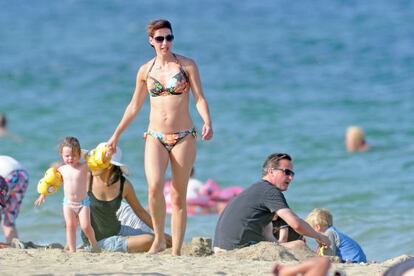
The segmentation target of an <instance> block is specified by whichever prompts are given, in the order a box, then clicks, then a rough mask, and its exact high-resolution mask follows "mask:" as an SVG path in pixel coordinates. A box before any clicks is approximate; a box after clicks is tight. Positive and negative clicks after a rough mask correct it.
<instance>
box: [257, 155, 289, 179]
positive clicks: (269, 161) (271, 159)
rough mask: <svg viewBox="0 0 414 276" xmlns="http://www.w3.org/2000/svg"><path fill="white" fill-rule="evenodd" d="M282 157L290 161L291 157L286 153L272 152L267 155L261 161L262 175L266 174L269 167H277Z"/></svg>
mask: <svg viewBox="0 0 414 276" xmlns="http://www.w3.org/2000/svg"><path fill="white" fill-rule="evenodd" d="M283 159H285V160H289V161H292V157H290V155H289V154H287V153H273V154H271V155H269V156H268V157H267V158H266V160H265V162H264V163H263V170H262V176H265V175H267V173H268V171H269V169H272V168H277V167H279V161H280V160H283Z"/></svg>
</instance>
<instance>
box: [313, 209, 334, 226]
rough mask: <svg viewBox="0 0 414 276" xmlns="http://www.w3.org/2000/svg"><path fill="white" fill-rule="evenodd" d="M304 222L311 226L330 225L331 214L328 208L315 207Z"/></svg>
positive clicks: (331, 223) (331, 220)
mask: <svg viewBox="0 0 414 276" xmlns="http://www.w3.org/2000/svg"><path fill="white" fill-rule="evenodd" d="M306 222H307V223H309V224H310V225H311V226H312V227H315V226H316V225H319V226H322V227H331V226H332V225H333V219H332V214H331V213H330V212H329V210H328V209H323V208H316V209H313V210H312V212H310V213H309V215H308V216H307V218H306Z"/></svg>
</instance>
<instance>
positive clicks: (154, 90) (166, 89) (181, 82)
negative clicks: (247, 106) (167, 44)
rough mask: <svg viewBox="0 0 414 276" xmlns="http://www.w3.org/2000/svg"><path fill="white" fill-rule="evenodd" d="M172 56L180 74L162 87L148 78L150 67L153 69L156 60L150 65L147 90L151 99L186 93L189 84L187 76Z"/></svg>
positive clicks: (159, 83)
mask: <svg viewBox="0 0 414 276" xmlns="http://www.w3.org/2000/svg"><path fill="white" fill-rule="evenodd" d="M173 55H174V57H175V60H176V61H177V63H178V64H179V65H180V72H178V73H177V74H176V75H174V76H173V77H172V78H171V79H170V80H169V81H168V82H167V84H166V85H165V86H164V85H162V84H161V82H159V81H158V80H157V79H155V78H153V77H151V76H150V72H151V70H152V67H154V64H155V60H156V59H154V62H153V63H152V65H151V67H150V69H149V71H148V74H147V88H148V93H149V94H150V95H151V97H158V96H169V95H181V94H183V93H184V92H187V91H188V89H187V88H188V86H189V84H190V81H189V79H188V76H187V74H186V73H185V71H184V68H183V66H182V65H181V64H180V63H179V62H178V58H177V56H176V55H175V54H173Z"/></svg>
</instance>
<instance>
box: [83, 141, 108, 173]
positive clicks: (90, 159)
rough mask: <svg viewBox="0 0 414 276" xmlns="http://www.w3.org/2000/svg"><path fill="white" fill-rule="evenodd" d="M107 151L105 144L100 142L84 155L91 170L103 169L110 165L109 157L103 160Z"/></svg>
mask: <svg viewBox="0 0 414 276" xmlns="http://www.w3.org/2000/svg"><path fill="white" fill-rule="evenodd" d="M107 151H108V148H107V147H106V144H105V143H101V144H99V145H98V146H97V147H96V148H95V149H93V150H91V151H89V152H88V153H87V154H86V155H85V160H86V163H87V164H88V167H89V168H90V169H91V170H92V171H97V170H103V169H106V168H108V167H109V166H110V162H111V159H110V158H108V159H107V160H105V158H106V153H107Z"/></svg>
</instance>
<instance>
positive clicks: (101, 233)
mask: <svg viewBox="0 0 414 276" xmlns="http://www.w3.org/2000/svg"><path fill="white" fill-rule="evenodd" d="M92 179H93V178H92V175H91V177H90V179H89V191H88V195H89V198H90V200H91V205H90V209H91V225H92V228H93V230H94V231H95V238H96V240H97V241H100V240H102V239H105V238H108V237H111V236H116V235H118V233H119V231H120V229H121V223H120V222H119V220H118V217H117V216H116V212H117V211H118V209H119V207H120V206H121V201H122V192H123V190H124V182H125V177H124V176H121V185H120V189H119V195H118V196H117V197H116V198H114V199H112V200H110V201H105V200H99V199H97V198H96V197H95V195H94V194H93V193H92ZM82 240H83V241H84V242H85V243H89V242H88V239H87V238H86V236H85V234H84V233H83V232H82Z"/></svg>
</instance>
